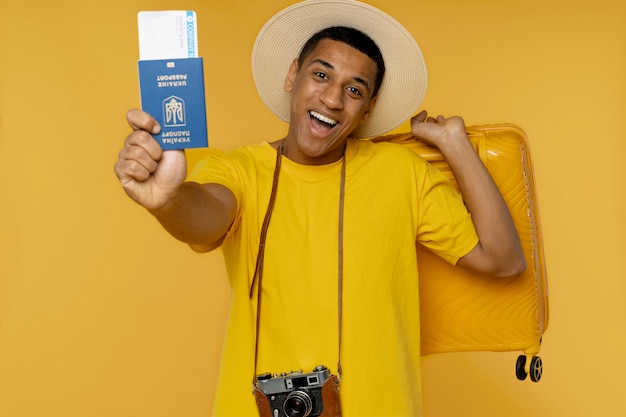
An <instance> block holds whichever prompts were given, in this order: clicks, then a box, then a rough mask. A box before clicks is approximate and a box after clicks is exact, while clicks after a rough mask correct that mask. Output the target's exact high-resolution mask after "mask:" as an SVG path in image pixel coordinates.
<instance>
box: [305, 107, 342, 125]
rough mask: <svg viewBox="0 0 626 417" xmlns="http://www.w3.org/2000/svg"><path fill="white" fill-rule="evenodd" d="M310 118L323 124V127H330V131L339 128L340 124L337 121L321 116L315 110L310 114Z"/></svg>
mask: <svg viewBox="0 0 626 417" xmlns="http://www.w3.org/2000/svg"><path fill="white" fill-rule="evenodd" d="M309 116H311V118H312V119H314V120H316V121H317V122H319V123H321V124H322V125H324V126H326V127H328V128H329V129H331V128H333V127H335V126H337V124H338V123H339V122H338V121H336V120H333V119H331V118H330V117H326V116H324V115H322V114H319V113H318V112H315V111H313V110H311V111H310V112H309Z"/></svg>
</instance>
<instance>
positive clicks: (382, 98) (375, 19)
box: [252, 0, 428, 138]
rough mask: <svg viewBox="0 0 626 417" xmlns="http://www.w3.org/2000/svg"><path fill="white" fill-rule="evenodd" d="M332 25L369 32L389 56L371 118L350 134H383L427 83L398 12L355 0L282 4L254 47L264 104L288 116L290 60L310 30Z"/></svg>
mask: <svg viewBox="0 0 626 417" xmlns="http://www.w3.org/2000/svg"><path fill="white" fill-rule="evenodd" d="M331 26H347V27H352V28H354V29H358V30H360V31H361V32H363V33H365V34H367V35H368V36H369V37H370V38H372V40H374V42H376V44H377V45H378V48H379V49H380V51H381V53H382V55H383V59H384V61H385V77H384V79H383V82H382V84H381V87H380V90H379V92H378V99H377V101H376V105H375V106H374V109H373V110H372V111H371V113H370V116H369V119H368V120H367V122H366V123H364V124H362V125H360V126H359V127H358V128H357V129H356V130H355V131H354V132H353V133H352V135H351V136H352V137H355V138H366V137H372V136H377V135H381V134H384V133H387V132H389V131H390V130H393V129H394V128H396V127H398V126H399V125H401V124H402V123H404V122H405V121H406V120H407V119H409V118H410V117H411V116H412V115H414V113H415V112H416V110H417V109H418V108H419V106H420V104H421V103H422V101H423V99H424V95H425V94H426V86H427V83H428V80H427V74H426V63H425V62H424V57H423V55H422V52H421V50H420V48H419V46H418V45H417V42H416V41H415V39H413V36H411V34H410V33H409V32H408V30H406V29H405V28H404V26H402V25H401V24H400V23H399V22H398V21H396V20H395V19H394V18H392V17H391V16H389V15H388V14H386V13H384V12H382V11H381V10H378V9H377V8H375V7H373V6H371V5H369V4H365V3H362V2H359V1H354V0H305V1H302V2H300V3H296V4H294V5H292V6H289V7H287V8H286V9H283V10H281V11H280V12H278V13H277V14H276V15H274V16H273V17H272V18H271V19H270V20H268V21H267V23H266V24H265V25H264V26H263V27H262V28H261V30H260V31H259V34H258V36H257V38H256V42H255V43H254V48H253V50H252V73H253V76H254V82H255V84H256V87H257V90H258V92H259V95H260V96H261V99H262V100H263V102H264V103H265V105H266V106H267V107H268V108H269V109H270V110H271V111H272V112H273V113H274V114H276V115H277V116H278V117H279V118H280V119H282V120H284V121H286V122H288V121H289V115H290V102H291V94H290V93H288V92H286V91H285V90H284V82H285V77H286V76H287V72H288V69H289V66H290V65H291V63H292V62H293V60H294V59H296V58H297V57H298V55H299V54H300V50H301V49H302V47H303V46H304V44H305V43H306V41H307V40H308V39H309V38H310V37H311V36H313V35H314V34H315V33H317V32H319V31H320V30H322V29H325V28H328V27H331Z"/></svg>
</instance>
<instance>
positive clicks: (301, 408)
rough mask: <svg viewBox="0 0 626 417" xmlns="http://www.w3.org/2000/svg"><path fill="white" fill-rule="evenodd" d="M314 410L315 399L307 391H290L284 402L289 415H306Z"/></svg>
mask: <svg viewBox="0 0 626 417" xmlns="http://www.w3.org/2000/svg"><path fill="white" fill-rule="evenodd" d="M312 410H313V401H311V397H309V394H308V393H307V392H306V391H303V390H296V391H292V392H290V393H289V395H288V396H287V399H286V400H285V402H284V403H283V411H284V412H285V414H286V415H287V416H288V417H306V416H308V415H309V414H311V411H312Z"/></svg>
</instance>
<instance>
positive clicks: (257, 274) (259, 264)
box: [250, 141, 346, 387]
mask: <svg viewBox="0 0 626 417" xmlns="http://www.w3.org/2000/svg"><path fill="white" fill-rule="evenodd" d="M283 151H284V141H283V142H281V143H280V145H279V146H278V151H277V152H276V165H275V168H274V177H273V180H272V192H271V194H270V200H269V203H268V207H267V210H266V212H265V218H264V219H263V224H262V226H261V235H260V239H259V240H260V241H259V251H258V253H257V259H256V266H255V270H254V277H253V278H252V284H251V286H250V298H252V294H253V291H254V287H255V283H256V287H257V307H256V330H255V341H254V375H253V379H252V385H253V387H254V384H255V382H256V377H257V364H258V356H259V355H258V354H259V327H260V325H261V293H262V291H261V288H262V281H263V261H264V258H265V241H266V238H267V229H268V228H269V224H270V219H271V217H272V212H273V211H274V204H275V202H276V193H277V190H278V178H279V176H280V167H281V162H282V156H283ZM345 191H346V157H345V154H344V157H343V161H342V164H341V179H340V183H339V221H338V223H339V227H338V248H337V255H338V256H337V257H338V265H337V268H338V271H337V277H338V284H337V287H338V288H337V290H338V294H337V300H338V301H337V304H338V332H339V334H338V344H339V347H338V354H337V376H338V378H339V380H341V327H342V320H343V213H344V200H345Z"/></svg>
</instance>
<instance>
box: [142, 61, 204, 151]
mask: <svg viewBox="0 0 626 417" xmlns="http://www.w3.org/2000/svg"><path fill="white" fill-rule="evenodd" d="M138 67H139V90H140V96H141V109H142V110H143V111H145V112H147V113H149V114H151V115H152V116H153V117H154V118H155V119H156V120H157V121H158V122H159V124H160V125H161V132H160V133H159V134H158V135H154V137H155V138H156V140H157V141H158V142H159V144H160V145H161V148H162V149H164V150H170V149H188V148H204V147H207V146H208V145H209V139H208V133H207V123H206V104H205V101H204V72H203V68H202V58H180V59H161V60H140V61H139V63H138Z"/></svg>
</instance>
